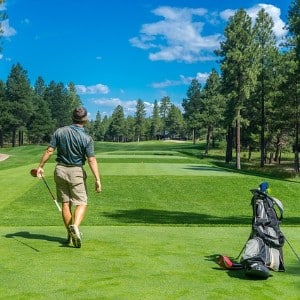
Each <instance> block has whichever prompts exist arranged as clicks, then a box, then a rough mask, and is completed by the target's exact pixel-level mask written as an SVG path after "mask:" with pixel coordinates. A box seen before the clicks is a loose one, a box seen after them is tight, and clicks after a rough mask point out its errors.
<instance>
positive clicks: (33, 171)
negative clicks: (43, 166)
mask: <svg viewBox="0 0 300 300" xmlns="http://www.w3.org/2000/svg"><path fill="white" fill-rule="evenodd" d="M30 174H31V176H33V177H37V169H32V170H31V171H30ZM41 177H42V180H43V182H44V183H45V185H46V187H47V189H48V191H49V193H50V195H51V198H52V200H53V201H54V204H55V205H56V207H57V209H58V210H59V211H61V207H60V206H59V204H58V202H57V200H56V199H55V197H54V195H53V193H52V192H51V189H50V187H49V185H48V183H47V181H46V179H45V177H44V176H41Z"/></svg>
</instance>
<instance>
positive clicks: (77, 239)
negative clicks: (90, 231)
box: [69, 204, 87, 248]
mask: <svg viewBox="0 0 300 300" xmlns="http://www.w3.org/2000/svg"><path fill="white" fill-rule="evenodd" d="M86 208H87V206H86V205H85V204H79V205H76V208H75V211H74V223H73V224H72V225H70V227H69V230H70V232H71V236H72V241H73V244H74V246H75V247H76V248H80V247H81V233H80V231H79V226H80V224H81V222H82V220H83V218H84V215H85V212H86Z"/></svg>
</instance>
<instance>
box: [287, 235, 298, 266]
mask: <svg viewBox="0 0 300 300" xmlns="http://www.w3.org/2000/svg"><path fill="white" fill-rule="evenodd" d="M285 240H286V242H287V243H288V245H289V246H290V248H291V249H292V251H293V253H294V254H295V255H296V257H297V258H298V261H299V262H300V257H299V255H298V254H297V253H296V251H295V250H294V248H293V247H292V245H291V244H290V242H289V241H288V240H287V238H285Z"/></svg>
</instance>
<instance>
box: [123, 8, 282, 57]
mask: <svg viewBox="0 0 300 300" xmlns="http://www.w3.org/2000/svg"><path fill="white" fill-rule="evenodd" d="M262 8H264V9H265V10H266V12H267V13H268V14H269V15H270V16H271V17H272V19H273V21H274V33H275V35H276V37H277V39H278V40H279V39H281V38H282V37H283V36H284V35H285V34H286V30H284V29H283V27H284V25H285V23H284V22H283V20H282V19H281V18H280V14H281V11H280V9H279V8H277V7H276V6H274V5H271V4H263V3H261V4H258V5H255V6H253V7H251V8H249V9H245V11H246V12H247V13H248V14H249V16H251V17H252V19H253V21H254V20H255V18H256V16H257V13H258V11H259V10H260V9H262ZM235 12H236V10H233V9H226V10H224V11H221V12H219V13H217V12H215V11H214V12H213V11H212V12H209V11H207V10H206V9H204V8H196V9H195V8H186V7H185V8H177V7H170V6H161V7H158V8H157V9H155V10H153V11H152V13H153V14H154V15H156V16H158V17H160V20H159V21H157V22H153V23H147V24H143V25H142V26H141V30H140V33H139V36H135V37H133V38H131V39H130V40H129V42H130V43H131V45H132V46H133V47H137V48H140V49H143V50H148V51H150V53H149V59H150V60H152V61H158V60H162V61H182V62H186V63H194V62H199V61H212V60H215V59H216V56H215V55H214V54H213V50H215V49H218V48H219V46H220V41H221V40H222V37H223V33H222V32H221V31H220V29H218V27H217V25H219V24H220V21H222V20H223V22H224V21H228V19H229V17H230V16H232V15H234V13H235ZM205 25H210V26H213V28H215V30H216V31H215V32H214V33H212V34H209V35H207V34H204V29H205ZM219 31H220V32H219Z"/></svg>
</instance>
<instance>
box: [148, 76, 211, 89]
mask: <svg viewBox="0 0 300 300" xmlns="http://www.w3.org/2000/svg"><path fill="white" fill-rule="evenodd" d="M208 76H209V73H197V74H196V77H185V76H184V75H180V76H179V77H180V78H179V79H178V80H169V79H167V80H165V81H162V82H154V83H152V84H151V86H152V87H153V88H157V89H161V88H166V87H170V86H179V85H189V84H190V83H191V81H192V80H193V79H195V78H196V79H197V80H198V81H199V82H200V83H205V82H206V80H207V78H208Z"/></svg>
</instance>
